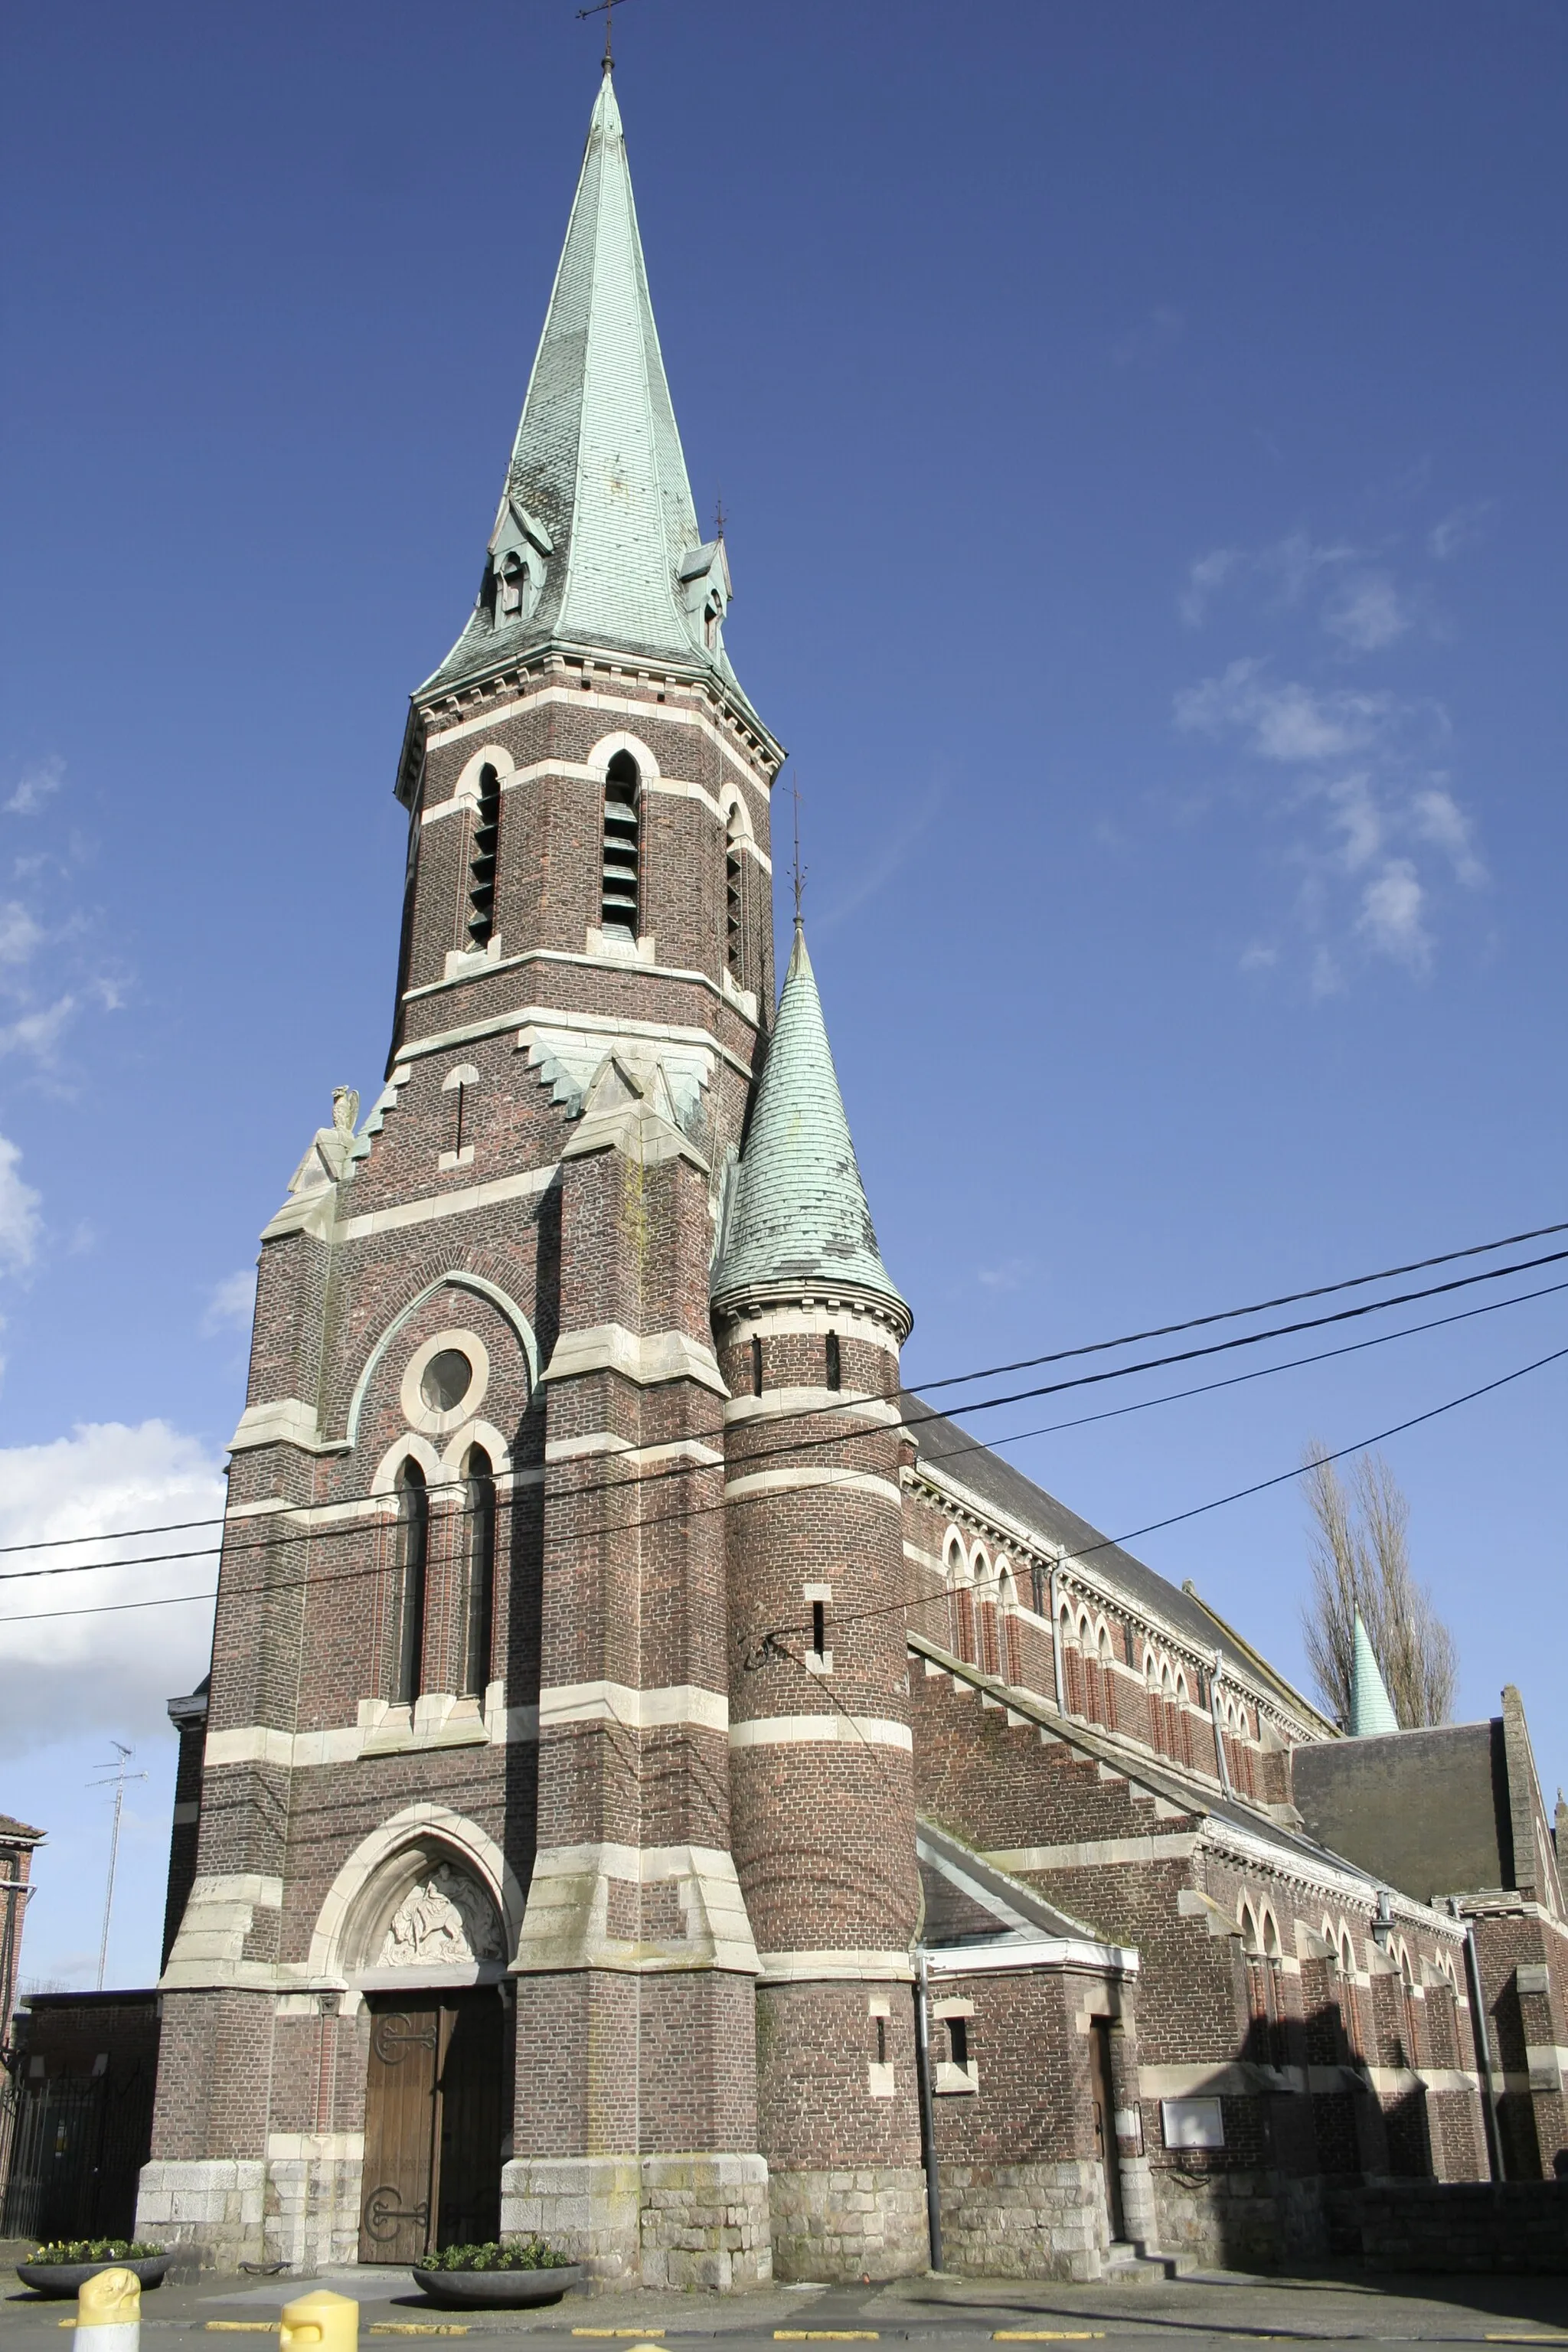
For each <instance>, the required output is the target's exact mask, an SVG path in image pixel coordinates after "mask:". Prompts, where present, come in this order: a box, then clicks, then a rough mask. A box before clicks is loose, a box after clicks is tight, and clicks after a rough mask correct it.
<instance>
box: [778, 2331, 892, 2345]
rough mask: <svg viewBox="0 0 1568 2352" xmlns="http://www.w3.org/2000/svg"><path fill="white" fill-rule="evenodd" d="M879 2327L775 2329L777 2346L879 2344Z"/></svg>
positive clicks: (880, 2333) (880, 2334)
mask: <svg viewBox="0 0 1568 2352" xmlns="http://www.w3.org/2000/svg"><path fill="white" fill-rule="evenodd" d="M881 2340H882V2331H881V2329H880V2328H879V2327H775V2328H774V2330H773V2342H774V2343H775V2344H879V2343H880V2342H881Z"/></svg>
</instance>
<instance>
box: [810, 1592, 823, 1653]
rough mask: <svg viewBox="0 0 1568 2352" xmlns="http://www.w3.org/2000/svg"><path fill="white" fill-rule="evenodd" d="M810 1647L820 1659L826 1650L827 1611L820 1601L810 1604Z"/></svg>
mask: <svg viewBox="0 0 1568 2352" xmlns="http://www.w3.org/2000/svg"><path fill="white" fill-rule="evenodd" d="M811 1646H812V1648H813V1650H814V1651H815V1652H816V1655H817V1656H818V1657H819V1658H820V1657H823V1656H825V1655H826V1650H827V1611H826V1608H825V1607H824V1605H823V1603H822V1602H821V1601H813V1602H812V1604H811Z"/></svg>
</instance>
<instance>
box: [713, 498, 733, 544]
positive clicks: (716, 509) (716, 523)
mask: <svg viewBox="0 0 1568 2352" xmlns="http://www.w3.org/2000/svg"><path fill="white" fill-rule="evenodd" d="M729 520H730V518H729V516H728V515H727V514H726V513H725V512H724V494H723V492H722V490H721V491H720V492H719V494H718V496H717V497H716V498H715V499H714V500H713V536H714V538H715V539H722V538H723V536H724V525H725V524H726V523H727V522H728V521H729Z"/></svg>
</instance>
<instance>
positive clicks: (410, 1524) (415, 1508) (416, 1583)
mask: <svg viewBox="0 0 1568 2352" xmlns="http://www.w3.org/2000/svg"><path fill="white" fill-rule="evenodd" d="M395 1558H396V1585H397V1601H396V1615H395V1623H396V1627H397V1665H396V1676H395V1687H394V1690H393V1697H394V1698H395V1700H396V1701H397V1702H398V1703H399V1704H400V1705H401V1706H412V1705H413V1703H414V1701H415V1700H416V1698H417V1697H418V1696H419V1683H420V1675H421V1670H422V1668H423V1664H424V1658H425V1582H426V1569H427V1568H428V1565H429V1559H430V1496H429V1492H428V1490H427V1488H426V1484H425V1473H424V1471H423V1470H421V1468H420V1467H419V1465H418V1463H417V1462H405V1464H404V1465H403V1467H402V1469H401V1470H400V1471H399V1472H398V1474H397V1536H396V1554H395Z"/></svg>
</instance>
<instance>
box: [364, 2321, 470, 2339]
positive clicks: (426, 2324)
mask: <svg viewBox="0 0 1568 2352" xmlns="http://www.w3.org/2000/svg"><path fill="white" fill-rule="evenodd" d="M370 2333H371V2334H372V2335H373V2336H466V2335H467V2334H468V2321H467V2320H466V2319H462V2320H431V2319H375V2320H373V2321H372V2322H371V2326H370Z"/></svg>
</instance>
